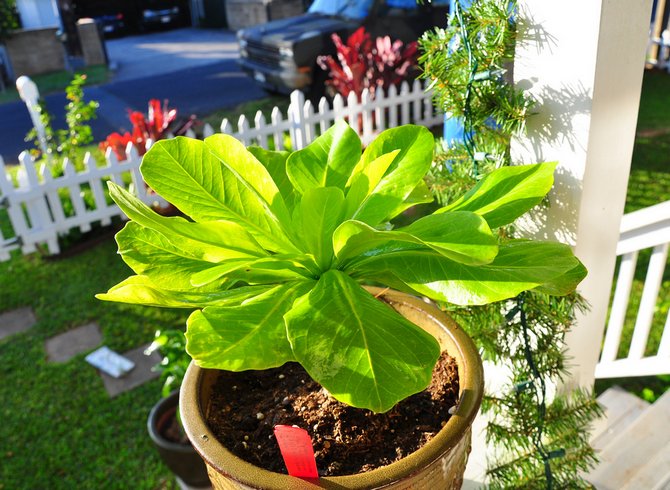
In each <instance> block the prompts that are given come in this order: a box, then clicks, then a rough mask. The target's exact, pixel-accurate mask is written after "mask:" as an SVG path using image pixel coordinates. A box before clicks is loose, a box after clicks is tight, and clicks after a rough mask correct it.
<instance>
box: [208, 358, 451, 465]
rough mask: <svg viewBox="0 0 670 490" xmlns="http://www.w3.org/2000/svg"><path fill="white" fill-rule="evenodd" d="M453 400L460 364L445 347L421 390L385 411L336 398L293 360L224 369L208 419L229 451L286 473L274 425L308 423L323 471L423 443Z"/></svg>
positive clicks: (391, 457) (376, 461) (377, 461)
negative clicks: (258, 367) (276, 365)
mask: <svg viewBox="0 0 670 490" xmlns="http://www.w3.org/2000/svg"><path fill="white" fill-rule="evenodd" d="M457 403H458V370H457V366H456V362H455V361H454V359H453V358H452V357H450V356H449V355H447V354H446V353H443V354H442V356H441V357H440V359H439V360H438V363H437V365H436V367H435V369H434V371H433V379H432V381H431V384H430V385H429V387H428V388H426V390H424V391H422V392H420V393H417V394H415V395H412V396H411V397H409V398H407V399H405V400H403V401H402V402H400V403H398V404H397V405H396V406H395V407H393V408H392V409H391V410H389V411H388V412H386V413H381V414H377V413H374V412H371V411H369V410H363V409H358V408H353V407H350V406H348V405H345V404H343V403H340V402H338V401H337V400H335V399H334V398H333V397H331V396H330V395H329V394H328V393H327V391H326V390H324V389H323V388H322V387H321V386H320V385H318V384H317V383H316V382H314V381H313V380H312V379H311V378H310V377H309V375H308V374H307V373H306V372H305V370H304V369H303V368H302V367H301V366H300V365H299V364H297V363H287V364H285V365H284V366H281V367H279V368H275V369H268V370H265V371H244V372H239V373H234V372H228V371H221V372H220V375H219V377H218V379H217V382H216V384H215V387H214V390H213V394H212V398H211V400H210V406H209V410H208V414H207V423H208V425H209V427H210V429H211V430H212V432H213V433H214V434H215V435H216V437H217V439H218V440H219V441H220V442H221V443H222V444H223V445H224V446H226V447H227V448H228V449H229V450H230V451H231V452H232V453H234V454H235V455H237V456H238V457H240V458H241V459H244V460H245V461H248V462H250V463H252V464H254V465H256V466H259V467H261V468H264V469H267V470H270V471H275V472H278V473H286V469H285V466H284V462H283V459H282V457H281V453H280V452H279V446H278V445H277V442H276V440H275V437H274V434H273V427H274V426H275V425H279V424H282V425H297V426H298V427H302V428H304V429H306V430H307V431H308V432H309V434H310V436H311V438H312V443H313V445H314V450H315V454H316V464H317V468H318V470H319V475H320V476H338V475H347V474H357V473H361V472H365V471H370V470H372V469H375V468H378V467H381V466H386V465H388V464H391V463H393V462H395V461H398V460H399V459H401V458H403V457H405V456H407V455H408V454H411V453H412V452H414V451H416V450H417V449H419V448H421V447H422V446H424V445H425V444H426V443H427V442H428V441H429V440H430V439H432V438H433V437H434V436H435V434H437V432H438V431H439V430H440V429H441V428H442V427H443V426H444V425H445V424H446V422H447V421H448V420H449V418H450V415H449V409H450V408H451V407H454V406H455V405H456V404H457Z"/></svg>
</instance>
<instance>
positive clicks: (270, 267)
mask: <svg viewBox="0 0 670 490" xmlns="http://www.w3.org/2000/svg"><path fill="white" fill-rule="evenodd" d="M318 274H319V269H318V267H317V266H316V262H315V260H314V257H313V256H311V255H308V254H300V255H297V254H286V255H272V256H270V257H264V258H261V259H257V260H255V261H253V262H250V263H249V264H247V265H246V266H245V267H241V268H237V269H235V270H234V271H232V272H230V273H228V274H226V277H227V278H228V279H230V280H233V281H239V282H245V283H247V284H270V283H282V282H287V281H295V280H304V279H314V278H315V277H318Z"/></svg>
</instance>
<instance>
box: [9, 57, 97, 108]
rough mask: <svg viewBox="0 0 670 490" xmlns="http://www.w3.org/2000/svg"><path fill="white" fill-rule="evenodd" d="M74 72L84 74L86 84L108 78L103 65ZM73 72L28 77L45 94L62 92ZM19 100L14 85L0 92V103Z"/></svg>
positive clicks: (92, 83)
mask: <svg viewBox="0 0 670 490" xmlns="http://www.w3.org/2000/svg"><path fill="white" fill-rule="evenodd" d="M76 73H82V74H85V75H86V78H87V80H86V85H87V86H91V85H99V84H101V83H105V82H106V81H107V79H108V78H109V71H108V70H107V67H106V66H104V65H96V66H87V67H85V68H82V69H81V70H77V71H76ZM72 77H73V74H72V73H70V72H69V71H65V70H63V71H57V72H54V73H46V74H44V75H35V76H32V77H30V78H31V80H32V81H33V82H35V84H36V85H37V88H38V90H39V91H40V96H42V97H43V96H45V95H48V94H51V93H54V92H62V91H64V90H65V87H67V86H68V85H69V84H70V81H71V80H72ZM15 100H20V97H19V93H18V92H17V90H16V88H15V87H8V88H7V89H6V90H5V91H4V92H0V104H4V103H5V102H13V101H15Z"/></svg>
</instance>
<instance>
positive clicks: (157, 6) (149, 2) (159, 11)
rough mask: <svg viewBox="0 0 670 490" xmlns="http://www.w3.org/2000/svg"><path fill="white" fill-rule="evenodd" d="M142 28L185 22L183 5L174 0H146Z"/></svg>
mask: <svg viewBox="0 0 670 490" xmlns="http://www.w3.org/2000/svg"><path fill="white" fill-rule="evenodd" d="M142 6H143V8H142V12H141V17H140V29H142V30H144V29H152V28H158V27H168V26H169V27H176V26H179V25H182V24H184V14H185V12H183V11H182V10H183V6H182V5H180V3H179V2H177V1H174V0H144V1H143V2H142Z"/></svg>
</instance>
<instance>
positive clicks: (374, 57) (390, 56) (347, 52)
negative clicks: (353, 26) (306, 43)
mask: <svg viewBox="0 0 670 490" xmlns="http://www.w3.org/2000/svg"><path fill="white" fill-rule="evenodd" d="M331 37H332V39H333V43H334V44H335V48H336V49H337V60H336V59H335V58H333V57H332V56H330V55H328V56H319V58H318V60H317V61H318V63H319V66H320V67H321V68H322V69H323V70H326V71H328V72H329V77H330V79H329V80H328V81H327V82H326V84H327V85H328V86H330V87H332V88H333V89H334V90H335V92H337V93H339V94H341V95H342V96H343V97H347V96H348V95H349V94H350V93H351V92H354V93H355V94H357V95H358V97H359V98H360V96H361V94H362V93H363V92H364V91H366V90H367V91H369V92H370V93H371V94H374V91H375V90H376V89H377V87H381V88H383V89H384V90H388V88H389V87H391V85H399V84H400V83H401V82H402V81H403V80H406V79H407V78H409V77H410V76H411V75H412V72H413V71H414V69H415V67H416V64H417V52H418V51H417V43H416V41H413V42H411V43H408V44H407V45H404V44H403V42H402V41H393V42H392V41H391V38H390V37H389V36H384V37H378V38H377V39H375V41H374V42H373V41H372V39H371V37H370V34H369V33H368V32H366V31H365V28H363V27H360V28H358V29H357V30H356V31H355V32H354V33H353V34H351V36H349V38H348V39H347V42H346V44H345V43H343V42H342V39H341V38H340V36H338V35H337V34H333V35H332V36H331Z"/></svg>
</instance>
